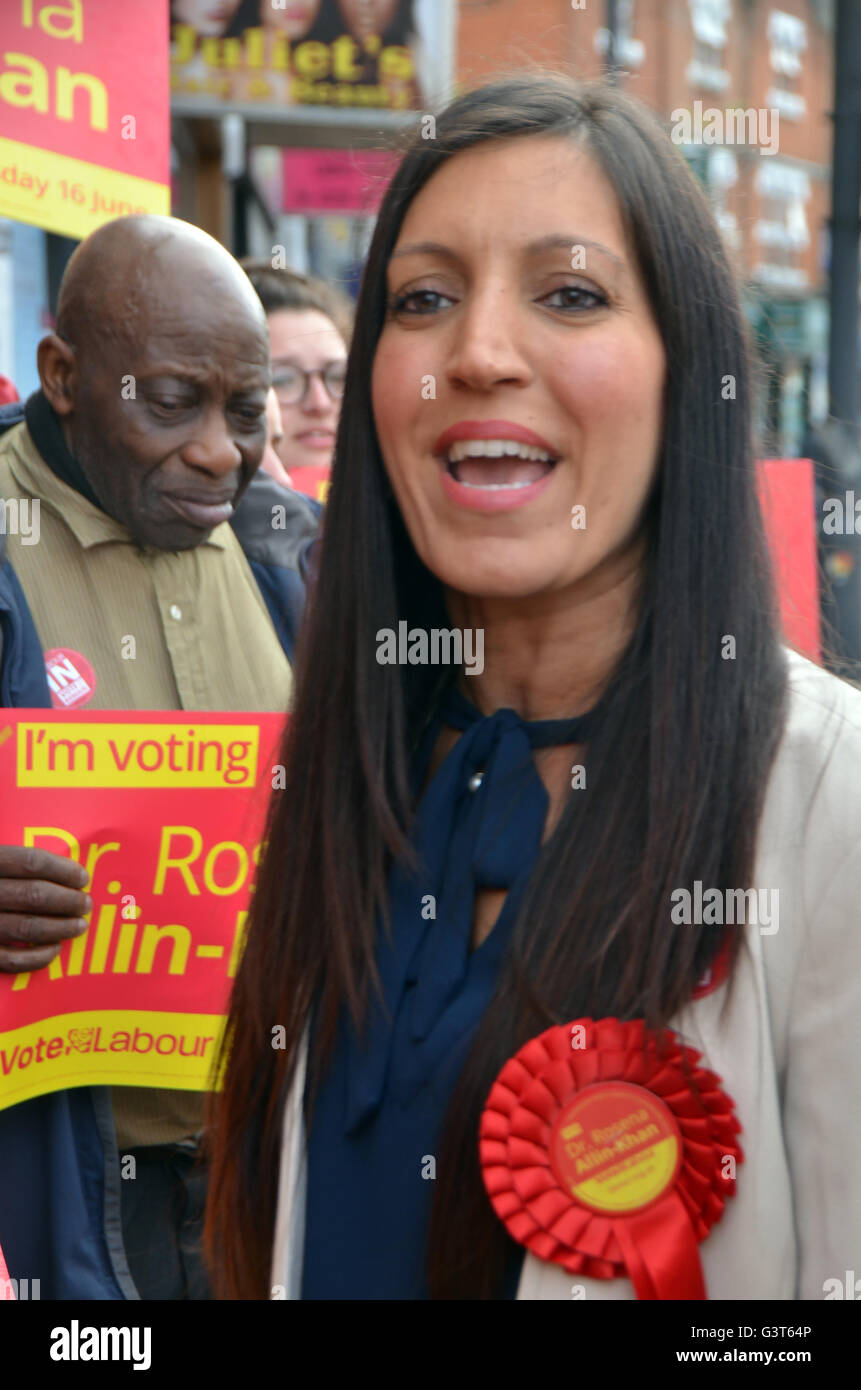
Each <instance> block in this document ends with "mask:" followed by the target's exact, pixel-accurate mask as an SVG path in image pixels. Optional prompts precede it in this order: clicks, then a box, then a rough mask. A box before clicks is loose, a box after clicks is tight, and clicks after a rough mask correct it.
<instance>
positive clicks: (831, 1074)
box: [272, 652, 861, 1301]
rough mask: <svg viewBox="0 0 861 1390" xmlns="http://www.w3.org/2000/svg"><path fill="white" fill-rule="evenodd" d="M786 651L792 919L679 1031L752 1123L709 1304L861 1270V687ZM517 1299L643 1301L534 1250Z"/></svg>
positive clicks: (771, 864) (287, 1152) (762, 862)
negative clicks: (541, 1256)
mask: <svg viewBox="0 0 861 1390" xmlns="http://www.w3.org/2000/svg"><path fill="white" fill-rule="evenodd" d="M788 661H789V679H790V702H789V710H788V718H787V725H786V729H785V732H784V736H783V739H782V742H781V745H780V748H779V751H778V754H777V757H776V759H775V762H774V765H773V769H772V773H771V778H770V782H769V787H768V791H767V794H766V802H765V806H764V810H763V815H762V819H761V822H760V830H759V843H758V849H757V860H756V872H755V877H754V880H753V886H754V887H757V888H760V889H766V890H768V889H777V890H778V892H779V899H778V903H779V924H778V929H777V931H776V932H775V931H772V930H771V928H769V929H768V932H769V933H770V934H766V933H765V932H763V931H761V930H760V928H759V927H758V926H754V925H748V926H747V927H746V928H745V929H744V930H745V941H744V945H743V949H742V951H741V952H740V954H739V958H738V962H737V965H736V969H735V972H734V978H733V981H732V985H731V988H730V987H728V986H727V985H723V986H721V987H720V988H718V989H716V990H715V991H713V992H712V993H711V994H708V995H706V996H704V997H703V998H701V999H699V1000H696V1001H693V1002H692V1003H690V1004H688V1005H687V1006H686V1007H685V1009H684V1010H683V1011H682V1012H681V1013H680V1014H679V1015H677V1017H676V1018H675V1019H674V1020H673V1023H672V1026H673V1027H674V1028H675V1029H676V1030H677V1031H678V1032H679V1034H680V1035H681V1037H682V1039H683V1041H684V1042H686V1043H688V1044H689V1045H690V1046H692V1047H695V1048H697V1049H698V1050H699V1051H700V1052H702V1054H703V1058H704V1062H705V1065H707V1066H708V1067H710V1068H711V1069H712V1070H713V1071H715V1072H717V1074H718V1075H719V1076H720V1077H721V1078H722V1080H723V1083H724V1087H725V1089H726V1091H727V1092H728V1094H729V1095H730V1096H731V1097H732V1099H733V1100H734V1101H735V1105H736V1111H737V1114H738V1117H739V1119H740V1121H741V1125H742V1134H741V1136H740V1138H741V1144H742V1148H743V1151H744V1162H743V1163H742V1164H740V1165H739V1167H738V1177H737V1186H736V1193H735V1196H734V1197H732V1198H731V1199H730V1200H729V1201H728V1202H727V1205H726V1208H725V1210H724V1214H723V1218H722V1220H721V1221H720V1222H719V1223H718V1224H717V1225H716V1226H714V1227H713V1228H712V1231H711V1232H710V1234H709V1236H708V1238H707V1239H706V1240H705V1241H704V1242H703V1244H702V1245H701V1246H700V1256H701V1259H702V1265H703V1271H704V1275H705V1280H706V1288H707V1291H708V1296H709V1298H710V1299H739V1300H742V1299H772V1298H774V1299H821V1298H824V1296H825V1292H826V1290H825V1288H824V1285H825V1281H826V1280H829V1279H836V1280H839V1281H840V1283H841V1284H843V1283H844V1281H845V1278H846V1273H847V1271H851V1270H857V1271H858V1273H859V1275H861V692H859V691H856V690H855V689H854V688H853V687H851V686H848V685H846V684H845V683H844V682H842V681H839V680H837V679H836V678H835V677H833V676H831V675H828V674H827V673H826V672H824V671H822V670H820V668H819V667H817V666H814V665H813V664H812V663H811V662H809V661H806V660H804V658H802V657H800V656H798V655H796V654H795V653H793V652H789V653H788ZM705 886H706V887H708V886H709V885H705ZM766 901H771V902H773V901H774V898H773V896H772V898H771V899H770V900H766ZM304 1076H305V1053H304V1050H303V1055H302V1060H301V1063H300V1065H299V1066H298V1068H297V1075H296V1078H295V1081H294V1084H293V1087H292V1089H291V1092H290V1095H289V1097H288V1102H287V1105H286V1107H285V1114H284V1127H283V1146H282V1157H281V1172H280V1183H279V1198H278V1212H277V1218H276V1231H275V1244H274V1254H273V1265H272V1284H273V1291H272V1296H273V1297H275V1298H288V1299H296V1298H298V1297H299V1296H300V1290H301V1276H302V1259H303V1244H304V1239H303V1237H304V1194H305V1177H306V1175H305V1136H304V1131H303V1121H302V1110H301V1103H302V1094H303V1088H304ZM476 1142H478V1141H477V1139H476ZM854 1277H855V1276H854V1275H853V1278H854ZM578 1286H579V1287H578ZM517 1297H518V1298H519V1299H560V1300H561V1299H564V1300H566V1301H567V1300H570V1299H572V1298H584V1297H585V1299H587V1300H588V1299H633V1298H634V1297H635V1295H634V1290H633V1286H632V1284H631V1281H630V1280H629V1279H627V1278H617V1279H609V1280H605V1279H588V1278H584V1277H582V1276H579V1275H570V1274H567V1273H566V1272H565V1270H563V1269H562V1267H561V1266H560V1265H555V1264H550V1263H547V1262H545V1261H542V1260H539V1259H537V1258H536V1257H535V1256H533V1255H531V1254H529V1253H527V1254H526V1258H525V1260H524V1263H523V1271H522V1275H521V1279H520V1284H519V1287H518V1292H517Z"/></svg>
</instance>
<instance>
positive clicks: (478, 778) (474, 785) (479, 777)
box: [466, 772, 484, 792]
mask: <svg viewBox="0 0 861 1390" xmlns="http://www.w3.org/2000/svg"><path fill="white" fill-rule="evenodd" d="M483 781H484V773H483V772H474V773H473V774H472V776H471V777H470V779H469V781H468V782H467V784H466V785H467V786H468V787H469V790H470V791H471V792H477V791H478V789H479V787H480V786H481V784H482V782H483Z"/></svg>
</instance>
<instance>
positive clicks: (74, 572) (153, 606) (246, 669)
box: [0, 424, 292, 1151]
mask: <svg viewBox="0 0 861 1390" xmlns="http://www.w3.org/2000/svg"><path fill="white" fill-rule="evenodd" d="M0 497H2V498H4V499H5V500H6V501H7V502H8V501H9V500H10V499H12V498H29V499H31V501H32V500H36V499H38V501H39V504H40V506H39V527H38V533H37V532H36V530H35V527H34V528H33V536H35V535H36V534H38V540H37V541H36V542H35V543H32V538H31V543H28V537H27V536H26V535H25V534H24V531H25V527H24V526H23V525H20V526H19V527H18V533H17V534H15V533H13V534H9V535H7V546H8V555H9V559H10V561H11V564H12V568H13V569H14V571H15V573H16V575H17V577H18V580H19V582H20V584H21V587H22V589H23V591H24V597H25V598H26V600H27V603H28V605H29V608H30V612H31V614H32V617H33V621H34V623H35V625H36V631H37V633H38V635H39V640H40V641H41V644H42V647H43V650H46V651H47V650H49V649H51V648H53V647H62V648H66V649H71V650H72V651H73V652H76V653H79V654H81V655H82V656H84V657H85V658H86V660H87V661H88V662H89V665H90V666H91V667H92V669H93V672H94V674H95V690H94V692H93V694H92V697H91V698H90V699H89V700H88V701H87V702H86V706H85V707H86V708H88V709H93V710H99V709H102V710H104V709H139V710H149V709H151V710H170V709H177V710H178V709H184V710H233V711H237V712H241V711H249V712H258V711H259V712H264V711H274V712H281V711H283V710H286V709H287V706H288V703H289V700H290V695H291V686H292V675H291V671H290V666H289V663H288V661H287V658H286V656H285V655H284V652H283V650H282V647H281V644H280V642H279V641H278V638H277V636H276V633H275V629H274V627H273V625H272V620H271V618H270V617H269V612H268V609H267V607H266V604H265V602H264V600H263V596H262V594H261V593H260V590H259V588H258V587H257V584H256V583H255V580H254V576H253V574H252V573H251V570H250V568H249V565H248V562H247V560H246V559H245V556H244V554H243V552H242V549H241V547H240V545H239V542H238V540H237V539H236V537H235V535H234V533H233V531H232V529H231V527H230V525H229V524H228V523H226V522H225V523H224V524H222V525H221V526H217V527H216V528H215V530H214V531H212V533H211V535H210V536H209V539H208V540H206V541H204V542H203V543H202V544H201V545H199V546H197V547H196V548H195V549H194V550H184V551H168V550H149V549H147V550H142V549H140V548H139V547H138V545H137V543H136V542H135V541H134V540H133V538H132V536H131V534H130V532H129V531H128V530H127V529H126V527H125V526H123V525H122V524H121V523H120V522H118V521H115V520H114V519H113V517H110V516H107V515H106V514H105V513H104V512H102V511H99V510H98V508H96V507H94V506H92V505H91V504H90V503H89V502H88V501H87V500H86V498H84V497H82V496H81V495H80V494H79V493H78V492H76V491H75V490H74V489H73V488H71V487H69V486H68V485H67V484H66V483H64V482H63V481H62V480H61V479H60V478H58V477H57V476H56V474H54V473H53V472H52V471H51V469H50V468H48V466H47V464H46V463H45V462H44V460H43V459H42V458H41V456H40V455H39V453H38V451H37V449H36V447H35V445H34V443H33V440H32V439H31V437H30V434H29V431H28V430H27V427H26V425H24V424H21V425H17V426H16V427H15V428H14V429H12V430H10V431H9V432H8V433H7V434H6V435H4V436H3V438H2V439H0ZM29 520H30V523H31V524H32V523H33V521H34V520H35V518H34V515H33V513H32V510H31V515H30V518H29ZM8 529H9V530H10V531H11V530H12V528H11V527H10V528H8ZM113 1099H114V1116H115V1120H116V1126H117V1142H118V1145H119V1148H120V1150H121V1151H123V1150H125V1149H128V1148H132V1147H135V1146H139V1145H145V1144H164V1143H169V1142H173V1141H177V1140H181V1139H186V1138H189V1137H191V1136H193V1135H195V1134H196V1133H198V1132H199V1131H200V1130H201V1129H202V1127H203V1111H204V1103H205V1096H204V1095H203V1094H202V1093H200V1092H194V1091H172V1090H155V1089H151V1088H149V1087H140V1086H123V1087H114V1090H113Z"/></svg>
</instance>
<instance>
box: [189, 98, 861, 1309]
mask: <svg viewBox="0 0 861 1390" xmlns="http://www.w3.org/2000/svg"><path fill="white" fill-rule="evenodd" d="M727 373H731V374H732V375H733V377H734V379H735V381H736V383H737V391H736V395H735V398H734V399H733V400H732V401H731V402H727V401H725V400H724V399H723V398H722V396H721V392H720V382H721V379H722V378H723V377H724V376H725V375H726V374H727ZM750 377H751V368H750V364H749V361H748V358H747V351H746V343H745V331H744V322H743V316H742V313H741V309H740V304H739V299H738V294H737V290H736V287H735V284H734V282H733V278H732V275H731V273H730V270H729V267H728V265H727V260H726V256H725V253H724V250H723V247H722V244H721V240H720V235H719V232H718V230H717V227H716V226H715V224H714V221H713V219H712V217H711V214H710V212H709V209H708V207H707V204H706V202H705V200H704V198H703V196H702V194H701V192H700V190H699V188H698V186H697V184H696V182H695V180H694V179H693V177H692V176H691V174H690V173H689V171H688V169H687V167H686V165H685V162H684V160H683V158H682V157H681V156H680V155H679V153H678V151H677V150H676V149H674V147H673V146H672V144H671V142H670V140H669V138H668V136H667V134H666V132H665V131H663V130H662V129H661V128H660V126H659V125H658V124H657V123H656V122H655V121H654V119H653V117H651V116H650V115H649V114H648V113H646V112H645V111H644V109H643V108H641V107H640V106H639V105H638V104H637V103H636V102H634V101H632V100H631V99H630V98H628V97H626V96H624V95H622V94H620V93H619V92H618V91H615V90H614V89H612V88H606V87H603V86H592V85H580V84H575V83H572V82H570V81H568V80H566V79H563V78H558V77H554V76H547V77H531V76H530V77H516V78H511V79H507V80H504V81H501V82H498V83H494V84H493V85H491V86H489V87H487V88H484V89H481V90H478V91H475V92H471V93H469V94H467V95H465V96H463V97H461V98H459V99H458V100H457V101H455V102H454V103H453V104H452V105H451V106H450V107H449V108H448V109H447V110H446V111H445V112H443V113H442V115H441V116H440V117H439V118H438V121H437V134H436V139H435V140H433V141H425V140H422V139H421V138H419V137H417V138H416V140H415V141H414V143H413V145H412V146H411V147H410V149H409V150H408V152H407V154H406V156H405V158H404V160H403V162H402V164H401V166H400V168H399V170H398V172H397V174H396V175H395V177H394V179H393V181H392V184H391V186H390V188H389V190H388V193H387V196H386V199H385V201H384V203H383V206H382V209H381V212H380V216H379V220H378V223H377V227H376V231H375V235H374V240H373V243H372V246H371V250H370V255H369V260H368V264H367V267H366V271H365V275H364V280H363V286H362V293H361V298H360V301H359V305H358V313H357V327H356V333H355V337H354V340H353V344H352V347H351V352H350V357H349V361H348V367H347V380H346V389H345V394H344V404H343V411H342V416H341V424H340V430H339V435H338V445H337V449H336V456H335V464H334V470H333V482H332V489H331V495H330V501H329V504H328V511H327V521H326V528H325V532H324V538H323V545H322V555H321V558H320V565H319V579H318V584H317V589H316V593H315V601H314V604H313V611H312V615H311V620H310V624H309V627H308V630H307V631H306V634H305V641H304V646H303V649H302V651H301V653H300V663H299V671H298V676H297V698H296V707H295V715H294V718H293V720H292V723H291V725H290V728H289V730H288V733H287V738H286V743H285V747H284V749H283V753H282V761H283V762H284V764H285V765H286V767H287V769H288V773H287V778H286V783H287V785H286V788H285V789H284V790H282V791H279V792H278V793H277V794H276V797H275V798H274V801H273V805H272V808H271V818H270V825H269V831H268V840H269V851H268V854H267V858H266V860H265V862H264V865H263V868H262V872H261V876H260V880H259V883H258V887H257V891H256V893H255V903H254V908H253V911H252V919H251V925H250V930H249V936H248V945H247V949H246V953H245V956H244V959H243V962H242V966H241V970H240V974H239V977H238V980H237V985H236V990H235V993H234V997H233V1003H232V1009H231V1018H230V1027H229V1030H228V1037H227V1041H226V1053H225V1057H226V1065H227V1070H226V1081H225V1088H224V1093H223V1096H222V1098H221V1099H220V1100H219V1102H218V1103H217V1106H216V1109H215V1111H214V1115H213V1130H212V1143H213V1174H212V1183H211V1187H210V1206H209V1213H208V1247H209V1253H210V1258H211V1262H212V1268H213V1271H214V1275H215V1277H216V1279H217V1280H218V1281H219V1283H220V1288H221V1291H222V1293H223V1294H225V1295H226V1296H232V1297H243V1298H247V1297H250V1298H265V1297H268V1296H269V1294H270V1291H271V1290H272V1289H273V1288H276V1289H279V1290H284V1291H285V1292H286V1294H287V1296H288V1297H290V1298H309V1299H310V1298H380V1299H386V1298H428V1297H430V1298H451V1297H454V1298H468V1299H472V1298H512V1297H515V1296H517V1297H519V1298H551V1299H569V1298H570V1297H571V1296H572V1293H571V1289H572V1285H571V1278H572V1276H573V1275H576V1277H577V1280H578V1283H577V1285H576V1286H575V1287H576V1288H578V1289H580V1290H582V1293H581V1294H580V1296H583V1297H588V1298H590V1299H592V1298H610V1299H630V1298H635V1297H644V1298H695V1299H696V1298H704V1297H711V1298H754V1299H762V1298H790V1299H791V1298H799V1297H801V1298H811V1297H817V1296H821V1289H822V1286H823V1284H822V1281H823V1278H824V1277H825V1276H827V1275H828V1273H829V1271H832V1270H839V1269H842V1268H844V1266H845V1267H847V1268H848V1267H850V1265H851V1262H852V1259H853V1258H855V1256H854V1254H853V1252H854V1251H856V1250H857V1249H858V1248H859V1244H861V1217H859V1214H858V1205H857V1201H856V1200H855V1198H854V1192H855V1190H856V1186H857V1183H858V1181H859V1171H858V1169H859V1161H858V1158H859V1155H858V1143H857V1136H854V1135H853V1134H852V1132H851V1129H848V1128H847V1126H848V1124H849V1122H848V1121H847V1120H846V1119H845V1115H846V1107H845V1105H844V1104H843V1102H842V1099H841V1096H842V1094H843V1092H844V1091H845V1090H847V1089H848V1088H853V1089H854V1088H855V1087H856V1086H857V1085H859V1084H861V1078H859V1076H858V1069H859V1061H858V1057H859V1055H861V1050H859V1049H858V1048H857V1047H853V1045H852V1041H851V1040H852V1038H853V1036H854V1032H855V1023H854V1020H855V1018H856V1015H857V1014H858V1012H859V1010H861V999H859V983H858V981H859V979H861V969H858V968H857V966H859V965H861V961H859V959H858V956H859V948H858V944H857V932H856V933H853V932H852V930H851V923H852V921H853V914H854V911H855V908H854V904H855V902H856V900H857V897H858V894H859V891H861V882H859V878H861V862H859V856H858V849H857V845H858V835H857V830H856V828H855V826H854V824H853V820H854V819H855V818H856V817H857V816H858V814H859V787H861V778H859V776H858V771H859V763H861V697H859V696H858V694H857V693H856V692H853V691H852V690H850V689H849V688H848V687H846V686H844V685H842V684H841V683H840V682H838V681H836V680H834V679H833V678H831V677H829V676H827V675H825V674H824V673H822V672H820V671H818V670H817V669H816V668H814V667H812V666H810V665H809V663H806V662H804V661H802V660H801V659H800V658H798V657H796V656H794V655H793V654H791V653H789V652H787V651H786V649H785V648H783V647H782V646H781V643H780V639H779V635H778V632H777V630H776V625H775V620H774V617H773V595H772V591H771V584H770V578H769V573H768V565H767V558H766V551H765V544H764V540H763V532H762V522H761V518H760V514H759V509H758V504H757V499H756V490H755V486H754V471H753V457H752V445H751V439H750V428H749V407H750ZM575 515H576V516H577V518H578V521H579V522H580V523H581V524H578V526H576V527H575V526H574V525H573V522H572V517H573V516H575ZM401 623H403V624H404V625H405V630H406V629H408V630H409V631H410V634H411V635H412V634H413V633H414V632H417V631H421V630H424V631H425V632H432V631H435V630H438V629H453V630H455V631H460V630H463V631H476V632H482V633H483V644H484V645H483V669H482V670H481V671H480V672H479V671H476V672H474V673H472V678H471V679H466V672H465V671H464V670H463V668H462V667H461V668H457V667H450V668H449V669H448V670H445V669H443V670H442V671H441V670H440V669H439V667H436V666H431V665H422V664H420V663H413V662H412V661H410V662H409V663H408V664H406V663H405V664H400V665H393V664H390V663H388V662H380V661H378V659H377V641H378V637H379V633H380V631H382V630H387V631H391V632H394V631H395V630H399V624H401ZM727 634H731V635H732V637H733V639H734V641H733V644H732V647H731V657H730V659H727V653H728V650H729V648H728V647H727V643H726V637H727ZM696 883H699V884H700V885H702V884H703V883H706V884H708V885H714V886H715V887H716V888H717V889H718V890H719V891H720V892H721V893H722V894H726V893H729V892H733V893H734V894H735V897H734V898H733V901H739V902H746V901H747V900H748V899H747V897H746V893H747V894H748V896H749V890H751V889H752V888H753V887H754V885H760V884H761V885H762V886H763V888H765V887H767V888H768V889H769V890H771V891H772V892H775V893H779V896H780V899H781V912H780V931H779V932H776V933H774V934H772V935H768V936H764V935H763V934H762V933H761V932H758V931H756V930H754V931H752V932H749V931H747V929H746V928H747V925H748V924H746V923H744V922H739V921H738V919H737V918H736V919H735V920H733V919H732V917H730V918H729V919H728V925H726V924H723V923H721V929H720V930H719V931H715V929H714V926H713V925H712V920H711V918H706V919H705V920H703V914H702V913H699V914H698V915H697V916H696V920H692V921H687V922H684V923H682V922H680V921H679V920H678V913H674V912H673V902H674V900H675V899H674V895H676V894H678V891H679V890H681V889H690V887H691V886H692V885H694V884H696ZM775 920H776V918H775ZM850 961H851V962H852V965H854V966H855V967H856V968H851V966H850V965H849V964H848V962H850ZM811 962H815V969H814V968H813V965H812V964H811ZM276 1032H277V1033H278V1036H279V1043H278V1046H277V1047H276V1046H275V1045H274V1043H273V1045H272V1046H270V1038H274V1037H275V1035H276ZM698 1054H699V1056H698ZM700 1057H701V1058H702V1061H701V1062H700ZM581 1092H582V1094H581ZM643 1114H645V1116H646V1117H647V1122H644V1123H643V1124H640V1121H639V1119H638V1117H642V1115H643ZM587 1115H588V1116H589V1119H588V1120H587V1119H586V1116H587ZM739 1123H740V1125H741V1127H742V1130H743V1145H744V1165H745V1166H744V1168H741V1167H740V1165H741V1163H742V1153H741V1149H740V1147H739V1145H738V1143H737V1142H736V1136H737V1131H738V1127H739ZM608 1134H611V1135H612V1134H616V1135H621V1136H622V1139H621V1140H618V1141H614V1142H613V1144H612V1145H611V1144H610V1143H609V1141H608V1142H606V1143H605V1142H604V1141H603V1139H602V1138H601V1136H604V1138H605V1139H606V1136H607V1135H608ZM824 1135H828V1136H829V1137H828V1142H827V1143H825V1142H822V1136H824ZM596 1136H597V1137H596ZM623 1150H624V1157H620V1154H621V1153H622V1151H623ZM737 1166H738V1167H739V1168H740V1171H739V1173H738V1181H737V1183H736V1167H737ZM583 1174H588V1178H584V1177H583V1176H582V1175H583ZM729 1199H732V1200H729ZM725 1208H726V1210H725ZM718 1220H721V1221H722V1224H721V1227H720V1229H719V1230H718V1231H717V1232H715V1233H713V1234H712V1235H711V1236H710V1235H709V1230H710V1228H711V1226H712V1225H713V1224H714V1223H715V1222H716V1221H718ZM524 1246H525V1247H526V1253H524V1248H523V1247H524Z"/></svg>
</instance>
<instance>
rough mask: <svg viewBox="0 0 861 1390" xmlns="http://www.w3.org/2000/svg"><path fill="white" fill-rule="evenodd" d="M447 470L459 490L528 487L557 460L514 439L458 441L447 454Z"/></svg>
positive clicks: (541, 450) (542, 476)
mask: <svg viewBox="0 0 861 1390" xmlns="http://www.w3.org/2000/svg"><path fill="white" fill-rule="evenodd" d="M445 462H446V466H447V468H448V472H449V474H450V475H451V477H452V478H454V480H455V482H457V483H460V484H461V486H462V487H475V488H485V489H487V490H489V491H491V492H496V491H499V490H500V489H502V488H523V487H531V485H532V484H533V483H537V482H539V480H540V479H541V478H544V477H546V475H547V474H548V473H549V472H550V470H551V469H552V468H553V467H554V466H555V464H556V460H555V458H553V456H552V455H551V454H548V453H546V452H545V450H543V449H538V448H535V447H534V446H533V445H531V444H520V443H518V442H517V441H516V440H514V439H460V440H458V441H457V442H456V443H455V444H452V445H451V447H450V448H449V450H448V451H447V454H446V460H445Z"/></svg>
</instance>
